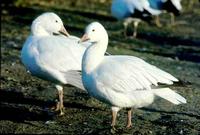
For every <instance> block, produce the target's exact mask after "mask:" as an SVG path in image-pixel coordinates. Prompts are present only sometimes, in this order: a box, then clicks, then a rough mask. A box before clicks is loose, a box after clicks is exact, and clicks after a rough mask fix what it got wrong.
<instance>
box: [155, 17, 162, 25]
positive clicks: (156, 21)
mask: <svg viewBox="0 0 200 135" xmlns="http://www.w3.org/2000/svg"><path fill="white" fill-rule="evenodd" d="M155 23H156V26H157V27H162V25H161V23H160V17H159V16H158V15H156V17H155Z"/></svg>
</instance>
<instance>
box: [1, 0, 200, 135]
mask: <svg viewBox="0 0 200 135" xmlns="http://www.w3.org/2000/svg"><path fill="white" fill-rule="evenodd" d="M110 4H111V1H110V0H107V1H106V0H67V1H62V0H32V1H25V0H10V1H9V2H8V1H6V0H2V1H1V77H0V79H1V90H0V133H1V134H7V133H11V134H72V135H73V134H76V135H79V134H80V135H81V134H87V135H89V134H90V135H106V134H121V135H127V134H136V135H149V134H152V135H154V134H162V135H198V134H200V23H199V22H200V8H199V7H200V3H199V1H197V0H193V1H192V0H191V1H189V0H188V1H186V0H185V1H183V5H184V7H183V9H184V10H183V12H182V13H181V15H180V16H178V17H177V18H176V21H177V24H176V25H175V26H171V25H170V24H169V22H170V18H169V17H170V16H169V14H163V15H161V22H162V24H163V26H162V27H161V28H158V27H156V26H155V24H154V22H152V23H151V24H147V23H145V22H142V23H141V25H140V26H139V29H138V37H137V38H136V39H133V38H124V36H123V25H122V22H120V21H117V20H115V19H114V18H113V17H111V14H110ZM47 11H53V12H55V13H57V14H58V15H59V16H60V17H61V18H62V20H63V22H64V24H65V26H66V29H67V30H68V32H69V33H70V34H72V35H76V36H79V37H80V36H81V35H82V34H83V31H84V27H85V26H86V25H88V24H89V23H91V22H92V21H99V22H101V23H102V24H103V25H104V26H105V28H106V29H107V31H108V34H109V39H110V40H109V47H108V52H110V53H111V54H126V55H134V56H137V57H140V58H142V59H144V60H145V61H147V62H149V63H151V64H154V65H156V66H158V67H160V68H161V69H163V70H165V71H168V72H169V73H171V74H173V75H174V76H175V77H177V78H178V79H179V80H180V81H179V82H178V83H175V84H174V85H172V86H170V88H172V89H174V90H176V91H177V92H178V93H179V94H181V95H182V96H184V97H185V98H186V99H187V104H182V105H178V106H175V105H173V104H171V103H169V102H168V101H166V100H163V99H156V101H155V102H154V103H153V104H152V105H150V106H148V107H146V108H141V109H135V110H134V113H133V117H132V121H133V127H132V128H130V129H126V128H125V125H126V110H125V109H123V110H121V111H120V112H119V116H118V120H117V126H116V131H114V130H112V129H111V127H110V120H111V112H110V107H109V106H107V105H106V104H104V103H101V102H99V101H97V100H95V99H94V98H91V97H90V96H89V95H88V94H87V93H86V92H84V91H81V90H79V89H77V88H75V87H72V86H65V87H64V105H65V115H64V116H62V117H59V116H58V115H56V114H55V113H54V112H53V111H50V110H49V107H51V106H53V105H54V104H55V100H56V98H57V95H56V90H55V88H54V85H53V84H52V83H49V82H46V81H43V80H40V79H38V78H36V77H33V76H31V75H30V74H29V73H27V72H26V70H25V68H24V66H23V65H22V63H21V61H20V51H21V48H22V45H23V43H24V41H25V39H26V38H27V36H28V35H29V34H30V25H31V22H32V21H33V19H34V18H35V17H36V16H38V15H39V14H41V13H43V12H47ZM131 31H132V28H131V27H129V31H128V32H129V34H131Z"/></svg>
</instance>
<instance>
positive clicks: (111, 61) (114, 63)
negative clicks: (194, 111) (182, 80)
mask: <svg viewBox="0 0 200 135" xmlns="http://www.w3.org/2000/svg"><path fill="white" fill-rule="evenodd" d="M83 59H84V57H83ZM85 59H86V58H85ZM85 61H86V60H85ZM88 64H89V63H88ZM84 66H86V63H85V65H84ZM82 80H83V85H84V86H85V88H86V89H87V91H88V92H89V94H91V95H92V96H93V97H95V98H97V99H99V100H101V101H103V102H106V103H108V104H110V105H112V106H117V107H120V108H122V107H134V108H140V107H144V106H147V105H149V104H151V103H152V102H153V101H154V97H155V96H160V97H162V98H165V99H166V100H168V101H170V102H172V103H174V104H179V103H183V102H184V103H185V102H186V100H185V99H184V98H183V97H182V96H180V95H179V94H177V93H175V92H174V91H172V90H171V89H169V88H163V89H152V88H151V86H152V85H155V86H157V85H158V82H159V83H164V84H173V81H178V80H177V79H176V78H175V77H173V76H172V75H170V74H168V73H166V72H164V71H162V70H160V69H158V68H157V67H155V66H153V65H150V64H148V63H146V62H145V61H143V60H142V59H139V58H137V57H134V56H119V55H118V56H106V57H104V59H103V60H102V62H101V63H100V64H99V66H97V67H96V68H94V70H91V72H90V71H89V72H87V71H85V70H83V75H82Z"/></svg>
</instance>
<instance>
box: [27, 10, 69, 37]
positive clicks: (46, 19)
mask: <svg viewBox="0 0 200 135" xmlns="http://www.w3.org/2000/svg"><path fill="white" fill-rule="evenodd" d="M31 31H32V34H33V35H36V36H44V35H53V34H57V35H58V34H63V35H65V36H69V34H68V32H67V31H66V30H65V27H64V25H63V22H62V20H61V19H60V17H59V16H58V15H56V14H55V13H52V12H47V13H43V14H41V15H40V16H38V17H37V18H36V19H35V20H34V21H33V22H32V25H31Z"/></svg>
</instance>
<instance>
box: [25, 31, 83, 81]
mask: <svg viewBox="0 0 200 135" xmlns="http://www.w3.org/2000/svg"><path fill="white" fill-rule="evenodd" d="M78 40H79V39H78V38H74V37H69V38H66V37H64V36H32V35H31V36H29V38H28V39H27V40H26V42H25V43H24V46H23V48H22V52H21V59H22V62H23V64H24V65H25V67H26V68H27V70H29V71H30V72H31V74H32V75H34V76H37V77H39V78H42V79H44V80H48V81H52V82H54V83H60V84H66V83H70V81H74V82H76V81H81V80H80V79H81V78H80V75H79V74H78V73H77V72H74V71H75V70H81V59H82V56H83V53H84V51H85V49H86V46H84V45H81V44H78ZM76 73H77V74H76ZM74 79H75V80H74ZM76 79H78V80H76ZM77 83H79V82H77ZM81 84H82V83H81Z"/></svg>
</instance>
